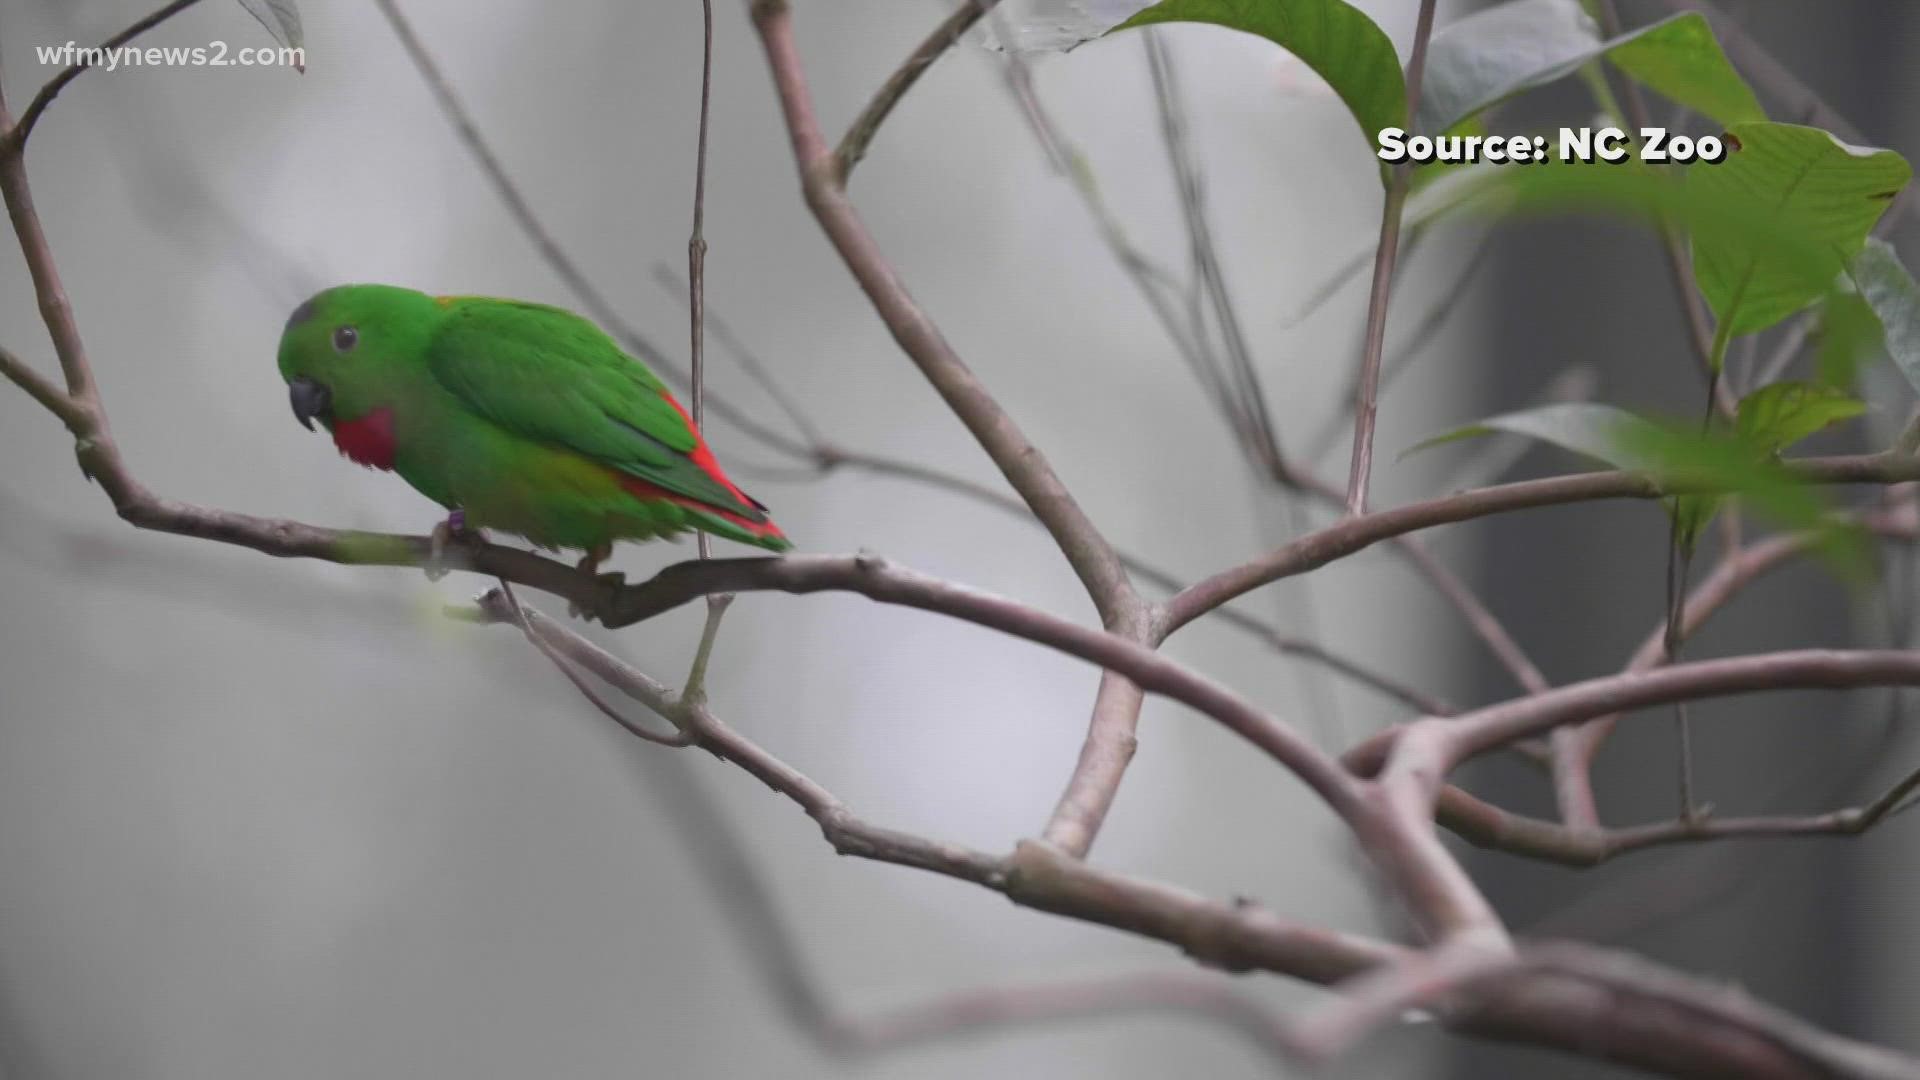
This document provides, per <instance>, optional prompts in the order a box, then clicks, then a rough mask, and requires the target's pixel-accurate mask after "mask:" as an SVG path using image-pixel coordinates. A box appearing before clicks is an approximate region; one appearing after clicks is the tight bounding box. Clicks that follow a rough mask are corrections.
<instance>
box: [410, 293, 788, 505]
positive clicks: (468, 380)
mask: <svg viewBox="0 0 1920 1080" xmlns="http://www.w3.org/2000/svg"><path fill="white" fill-rule="evenodd" d="M448 305H449V310H448V313H447V316H446V318H445V319H444V320H443V321H442V322H441V325H440V328H439V329H438V330H437V331H435V333H434V335H433V340H432V342H431V343H429V345H428V347H427V367H428V370H430V371H431V372H432V373H433V377H434V378H435V379H436V380H438V381H439V383H440V384H441V385H442V386H444V387H446V388H447V389H448V390H449V391H451V392H452V393H453V395H454V396H455V397H457V398H459V399H460V400H461V401H462V402H464V403H465V404H466V405H467V407H468V408H471V409H472V410H473V411H474V412H476V413H478V414H480V415H481V416H483V417H485V418H487V419H488V420H490V421H492V422H493V423H495V424H497V425H499V426H500V427H502V428H505V429H506V430H508V431H511V432H513V433H514V434H516V435H520V436H522V437H524V438H528V439H532V440H534V441H536V442H542V443H547V444H549V445H553V446H559V447H564V448H566V449H568V450H572V451H574V452H575V453H578V454H581V455H583V456H585V457H588V458H591V459H593V460H595V461H598V462H600V463H602V464H604V465H607V466H609V467H611V468H614V469H617V470H619V471H620V472H623V473H626V474H627V475H629V476H633V477H637V478H639V479H641V480H644V481H646V482H647V483H649V484H653V485H655V486H656V487H660V488H664V489H666V490H667V491H671V492H673V493H674V494H676V495H683V496H685V497H687V498H689V499H693V500H695V501H697V502H701V503H705V504H707V505H709V506H714V507H719V508H721V509H724V510H727V511H729V512H730V513H734V514H737V515H739V516H741V517H743V518H746V519H747V520H749V521H752V522H755V523H758V522H761V521H764V520H766V515H765V514H763V513H762V512H761V508H760V507H758V506H756V505H754V504H753V503H751V502H748V501H743V500H742V499H741V498H740V497H739V496H738V495H736V494H735V493H734V492H733V491H732V490H730V489H729V488H728V487H727V485H725V484H723V483H721V482H720V480H719V479H717V478H716V477H714V476H712V475H710V474H709V473H708V472H707V471H706V470H704V469H702V468H701V467H700V466H699V465H698V464H696V463H695V461H694V456H693V455H694V452H695V450H696V449H697V448H698V446H699V441H698V440H697V439H696V438H695V437H694V433H693V428H692V426H691V425H689V424H688V422H687V420H686V417H685V416H683V415H682V414H681V412H680V410H679V408H678V407H677V406H675V405H674V403H673V402H672V400H671V399H670V398H669V397H668V396H667V388H666V387H665V386H664V385H662V384H661V382H660V380H659V378H658V377H657V376H655V375H654V374H653V372H651V371H649V370H647V368H646V365H644V364H642V363H640V362H639V361H638V360H635V359H634V358H632V357H630V356H628V355H627V354H626V353H624V352H622V351H621V350H620V346H619V345H617V344H615V343H614V341H613V339H612V338H610V337H608V336H607V335H606V334H605V333H604V332H603V331H601V329H600V328H599V327H597V326H595V325H593V324H592V323H591V322H588V321H587V320H586V319H583V318H581V317H580V316H578V315H575V314H574V313H572V312H570V311H564V310H562V309H560V308H556V307H548V306H546V305H544V304H529V303H524V302H521V301H517V300H495V299H491V298H487V297H458V298H454V299H452V300H450V301H448ZM702 456H704V455H702ZM708 460H709V461H710V460H711V459H710V458H709V459H708Z"/></svg>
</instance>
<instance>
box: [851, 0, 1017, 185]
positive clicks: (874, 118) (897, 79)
mask: <svg viewBox="0 0 1920 1080" xmlns="http://www.w3.org/2000/svg"><path fill="white" fill-rule="evenodd" d="M999 2H1000V0H962V2H961V4H960V6H959V7H957V8H955V9H954V11H953V14H952V15H949V16H947V17H946V18H945V19H944V20H942V21H941V23H940V25H939V26H936V27H934V28H933V33H931V34H928V35H927V38H926V40H925V41H922V42H921V43H920V46H919V48H916V49H914V50H913V52H912V53H910V54H909V55H908V56H907V58H906V59H905V60H904V61H902V62H901V64H900V66H899V67H898V68H895V69H894V72H893V74H892V75H889V76H887V81H886V82H884V83H882V84H880V90H879V92H877V93H875V94H874V95H873V100H872V101H869V102H868V103H867V107H866V108H865V109H862V110H861V111H860V115H859V116H858V117H856V118H855V119H854V121H853V123H852V125H850V126H849V127H848V128H847V133H846V134H845V135H843V136H841V138H840V146H839V148H838V149H836V150H835V151H834V152H833V184H834V186H835V187H842V188H844V187H846V186H847V177H849V176H851V175H852V174H853V167H854V166H855V165H858V164H860V159H861V158H864V157H866V156H867V146H868V144H869V143H871V142H873V137H874V135H875V134H877V133H878V132H879V130H880V125H881V124H884V123H886V121H887V116H888V114H890V113H892V112H893V107H894V106H895V105H898V104H900V99H901V98H903V97H905V96H907V91H909V90H911V89H913V84H914V83H917V82H919V81H920V76H921V75H924V74H925V73H926V70H927V69H928V68H930V67H932V66H933V62H934V61H936V60H938V59H940V58H941V57H942V56H945V55H946V52H947V50H948V49H950V48H952V47H953V44H954V42H956V41H959V40H960V37H961V35H963V34H965V33H966V32H967V31H968V30H971V29H973V25H974V24H975V23H977V22H979V21H980V17H981V16H983V15H985V14H986V13H987V12H988V11H991V10H992V9H993V6H994V5H995V4H998V3H999Z"/></svg>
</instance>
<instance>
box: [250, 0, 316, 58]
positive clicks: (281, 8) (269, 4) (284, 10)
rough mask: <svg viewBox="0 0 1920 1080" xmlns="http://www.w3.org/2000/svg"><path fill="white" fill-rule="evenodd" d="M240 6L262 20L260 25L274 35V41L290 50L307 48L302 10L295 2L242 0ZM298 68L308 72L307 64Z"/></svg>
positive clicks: (288, 0) (289, 0) (292, 0)
mask: <svg viewBox="0 0 1920 1080" xmlns="http://www.w3.org/2000/svg"><path fill="white" fill-rule="evenodd" d="M240 6H241V7H243V8H246V9H247V14H249V15H251V16H253V17H254V18H256V19H258V20H260V25H261V26H264V27H266V28H267V33H269V34H271V35H273V40H275V41H277V42H279V43H280V44H282V45H285V46H287V47H288V48H294V49H299V48H304V47H305V46H306V37H305V34H304V33H303V32H302V31H301V29H300V9H299V8H298V7H297V6H295V4H294V0H240ZM296 66H297V67H298V68H299V70H301V71H303V72H304V71H305V70H307V68H306V65H305V64H300V65H296Z"/></svg>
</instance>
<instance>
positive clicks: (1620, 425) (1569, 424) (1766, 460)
mask: <svg viewBox="0 0 1920 1080" xmlns="http://www.w3.org/2000/svg"><path fill="white" fill-rule="evenodd" d="M1790 396H1791V395H1788V394H1786V393H1785V392H1783V391H1782V392H1776V393H1774V394H1769V395H1766V396H1765V397H1764V398H1763V399H1762V401H1761V402H1759V403H1756V404H1755V405H1754V406H1753V407H1752V410H1753V413H1754V420H1753V421H1752V423H1755V424H1760V423H1761V421H1762V419H1763V418H1765V417H1778V418H1779V420H1778V425H1779V426H1778V428H1777V429H1776V430H1777V432H1778V433H1780V434H1783V435H1791V434H1792V430H1793V429H1794V428H1795V427H1799V428H1805V427H1806V426H1807V419H1806V418H1807V416H1808V415H1811V414H1815V413H1818V412H1819V411H1820V410H1821V409H1823V408H1825V409H1828V410H1837V409H1838V408H1839V406H1838V405H1837V404H1835V405H1817V404H1809V405H1808V407H1807V408H1806V409H1805V410H1798V411H1796V410H1790V409H1787V408H1785V405H1786V404H1787V403H1788V402H1787V401H1786V399H1787V398H1788V397H1790ZM1807 399H1808V401H1809V402H1810V403H1811V402H1824V401H1826V400H1827V399H1826V398H1824V397H1822V396H1820V390H1819V388H1814V391H1813V393H1812V394H1810V395H1807ZM1848 400H1851V399H1848ZM1853 404H1854V405H1856V406H1857V405H1858V404H1859V403H1858V402H1853ZM1854 411H1855V412H1858V411H1859V410H1858V409H1857V408H1856V409H1855V410H1854ZM1836 418H1837V417H1836ZM1813 430H1817V428H1815V429H1813ZM1493 432H1505V433H1508V434H1514V435H1523V436H1525V437H1527V438H1530V439H1535V440H1538V441H1541V442H1545V443H1550V444H1552V445H1554V446H1558V447H1560V448H1562V449H1565V450H1571V451H1573V452H1574V453H1576V454H1580V455H1582V456H1584V457H1589V458H1593V459H1595V460H1597V461H1600V462H1603V463H1605V464H1607V465H1611V466H1613V467H1614V468H1617V469H1622V470H1625V471H1627V472H1637V473H1642V474H1645V475H1647V476H1649V477H1651V478H1652V479H1653V480H1654V481H1655V482H1656V483H1658V484H1660V485H1661V486H1662V487H1672V488H1683V489H1700V488H1705V489H1708V490H1706V491H1695V492H1692V493H1689V494H1683V495H1677V496H1674V497H1672V498H1669V499H1667V500H1666V507H1667V512H1668V513H1669V514H1671V515H1672V516H1673V520H1674V528H1675V531H1676V533H1677V535H1678V536H1679V538H1680V540H1681V542H1682V544H1683V546H1684V547H1685V548H1686V549H1687V550H1689V551H1690V550H1692V546H1693V544H1694V542H1695V541H1697V540H1698V539H1699V536H1700V533H1701V532H1702V531H1703V530H1705V528H1706V527H1707V524H1708V523H1709V522H1710V521H1712V520H1713V516H1714V514H1715V513H1716V512H1718V510H1719V508H1720V506H1721V505H1722V504H1723V503H1724V502H1725V501H1726V499H1727V498H1728V497H1729V494H1732V495H1737V496H1738V497H1739V498H1740V499H1741V500H1742V501H1743V502H1745V503H1746V504H1747V505H1750V506H1751V507H1752V508H1753V509H1754V511H1755V512H1756V513H1759V514H1761V515H1762V516H1764V517H1766V518H1768V519H1769V520H1771V521H1773V522H1775V523H1776V524H1779V525H1782V526H1785V527H1788V528H1792V529H1813V530H1818V531H1819V532H1820V533H1821V537H1822V539H1821V542H1820V547H1821V549H1822V550H1823V551H1824V552H1825V553H1826V554H1828V555H1829V556H1830V557H1831V558H1832V559H1833V560H1834V562H1835V563H1836V565H1837V566H1839V567H1840V568H1841V569H1842V570H1843V571H1846V572H1848V573H1852V572H1855V571H1857V570H1858V569H1859V568H1860V567H1861V565H1862V561H1861V560H1862V559H1863V558H1864V556H1863V555H1862V554H1861V548H1860V545H1859V543H1858V538H1857V537H1856V536H1854V535H1852V533H1850V532H1849V531H1848V530H1847V529H1846V528H1845V527H1844V526H1842V525H1840V524H1837V523H1835V522H1834V521H1832V520H1831V519H1829V518H1828V517H1827V516H1826V505H1825V503H1824V502H1823V501H1822V499H1821V496H1820V493H1819V492H1818V491H1817V490H1815V489H1814V488H1812V487H1811V486H1809V485H1807V484H1805V483H1802V482H1801V481H1800V479H1799V478H1798V477H1796V476H1794V475H1793V473H1792V472H1791V471H1789V470H1788V469H1787V468H1786V467H1785V466H1784V465H1782V464H1781V463H1780V462H1779V460H1778V459H1777V458H1775V457H1774V456H1773V453H1772V452H1771V450H1767V449H1763V447H1762V446H1761V445H1759V444H1756V443H1755V442H1750V441H1748V440H1747V439H1745V438H1742V437H1739V436H1737V435H1734V434H1729V433H1726V432H1712V431H1699V430H1697V429H1694V430H1687V429H1685V428H1683V427H1672V426H1668V425H1665V424H1659V423H1655V422H1654V421H1652V420H1648V419H1646V418H1645V417H1641V416H1636V415H1634V414H1633V413H1630V412H1627V411H1626V410H1624V409H1616V408H1614V407H1612V406H1610V405H1595V404H1586V403H1570V404H1564V405H1544V406H1541V407H1539V408H1534V409H1524V410H1521V411H1519V412H1512V413H1506V414H1503V415H1500V416H1494V417H1489V418H1487V419H1485V420H1481V421H1478V422H1476V423H1473V424H1468V425H1467V426H1465V427H1460V428H1455V429H1454V430H1452V431H1449V432H1445V433H1444V434H1440V435H1436V436H1434V437H1433V438H1431V439H1427V440H1425V441H1424V442H1421V443H1419V444H1417V445H1415V446H1413V447H1411V448H1409V449H1408V450H1406V451H1405V452H1403V453H1402V454H1401V455H1400V456H1401V457H1402V458H1404V457H1406V456H1407V455H1408V454H1412V453H1415V452H1417V451H1420V450H1424V449H1426V448H1428V447H1431V446H1438V445H1440V444H1442V443H1448V442H1454V441H1456V440H1459V439H1466V438H1472V437H1474V436H1477V435H1486V434H1489V433H1493ZM1811 433H1812V432H1811V430H1809V431H1807V432H1806V434H1811ZM1799 437H1804V435H1802V436H1799ZM1789 441H1791V440H1789ZM1782 445H1785V444H1784V443H1783V444H1782Z"/></svg>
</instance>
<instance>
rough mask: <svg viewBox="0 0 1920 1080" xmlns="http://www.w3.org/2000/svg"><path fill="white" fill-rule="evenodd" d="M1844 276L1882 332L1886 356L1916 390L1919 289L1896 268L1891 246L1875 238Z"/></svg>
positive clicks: (1897, 258)
mask: <svg viewBox="0 0 1920 1080" xmlns="http://www.w3.org/2000/svg"><path fill="white" fill-rule="evenodd" d="M1847 272H1848V276H1850V277H1851V278H1852V279H1853V283H1854V287H1855V288H1857V289H1859V290H1860V299H1862V300H1864V301H1865V302H1866V305H1867V307H1868V308H1870V309H1871V310H1872V311H1873V314H1874V317H1875V318H1877V319H1878V320H1879V321H1880V326H1881V328H1882V329H1883V330H1884V331H1885V334H1886V343H1887V355H1888V356H1891V357H1892V358H1893V362H1894V365H1895V366H1897V367H1898V368H1899V369H1900V374H1902V375H1905V376H1906V377H1907V381H1908V382H1910V383H1912V384H1913V386H1914V388H1915V389H1916V390H1920V288H1916V287H1915V286H1914V283H1913V275H1912V274H1909V273H1907V268H1906V267H1905V266H1902V265H1901V264H1900V256H1899V255H1897V254H1895V253H1894V250H1893V246H1892V245H1891V244H1888V243H1887V242H1886V241H1884V240H1880V239H1878V238H1874V239H1869V240H1868V241H1867V243H1866V246H1865V247H1863V248H1861V249H1860V254H1858V255H1856V256H1854V258H1853V265H1852V266H1851V267H1849V268H1848V271H1847Z"/></svg>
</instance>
